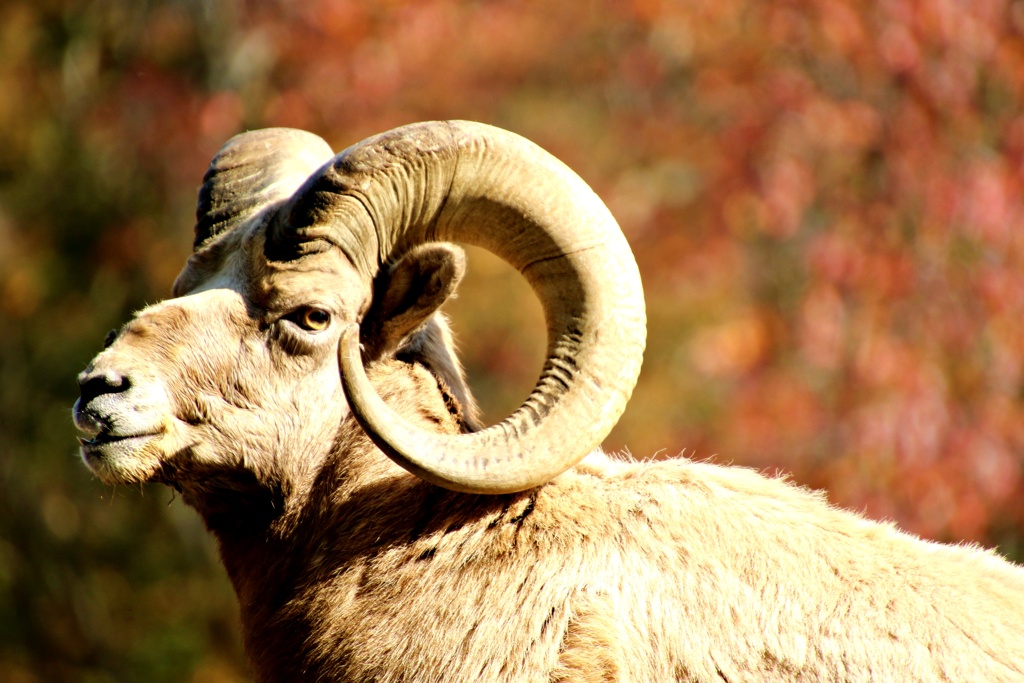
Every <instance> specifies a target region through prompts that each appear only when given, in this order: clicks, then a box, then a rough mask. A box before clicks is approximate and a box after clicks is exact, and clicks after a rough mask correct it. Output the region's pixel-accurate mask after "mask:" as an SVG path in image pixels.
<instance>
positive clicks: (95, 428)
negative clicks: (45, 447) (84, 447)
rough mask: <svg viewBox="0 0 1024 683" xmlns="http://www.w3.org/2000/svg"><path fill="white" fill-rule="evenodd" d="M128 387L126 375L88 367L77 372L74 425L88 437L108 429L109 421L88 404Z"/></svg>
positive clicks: (129, 383)
mask: <svg viewBox="0 0 1024 683" xmlns="http://www.w3.org/2000/svg"><path fill="white" fill-rule="evenodd" d="M130 388H131V382H130V381H129V380H128V378H127V377H125V376H124V375H121V374H119V373H116V372H113V371H110V370H106V371H97V370H91V369H89V370H85V371H84V372H82V373H81V374H79V375H78V390H79V392H80V394H81V396H80V397H79V399H78V400H77V401H75V408H74V419H75V426H76V427H78V430H79V431H81V432H83V433H85V434H86V435H87V436H89V437H90V438H92V437H95V436H96V435H97V434H100V433H101V432H103V431H106V430H107V429H109V428H110V425H109V422H108V421H107V420H105V419H104V418H103V417H102V416H101V415H100V414H99V412H97V411H96V410H95V409H94V408H93V407H91V406H90V404H91V403H92V402H93V401H94V400H95V399H97V398H99V397H101V396H105V395H108V394H119V393H121V392H124V391H127V390H128V389H130Z"/></svg>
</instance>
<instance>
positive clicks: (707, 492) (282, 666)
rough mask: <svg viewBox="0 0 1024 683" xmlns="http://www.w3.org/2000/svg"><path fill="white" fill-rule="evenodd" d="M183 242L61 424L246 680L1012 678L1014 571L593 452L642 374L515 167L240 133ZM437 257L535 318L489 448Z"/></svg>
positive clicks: (769, 486)
mask: <svg viewBox="0 0 1024 683" xmlns="http://www.w3.org/2000/svg"><path fill="white" fill-rule="evenodd" d="M197 219H198V222H197V225H196V229H195V243H194V253H193V255H192V256H191V257H190V258H189V260H188V263H187V264H186V265H185V268H184V270H183V271H182V272H181V274H180V275H179V277H178V279H177V281H176V282H175V284H174V289H173V293H174V296H175V298H172V299H170V300H167V301H164V302H162V303H158V304H156V305H153V306H150V307H148V308H146V309H144V310H143V311H141V312H140V313H139V314H138V315H137V316H136V317H135V319H134V320H132V321H131V322H129V323H128V324H127V325H125V326H124V328H123V329H121V330H120V331H119V332H118V333H117V334H114V335H112V336H111V338H110V339H109V340H108V343H107V346H106V349H105V350H104V351H102V352H101V353H100V354H99V355H98V356H97V357H96V358H95V359H94V360H93V361H92V363H91V364H90V365H89V367H88V368H87V369H86V370H85V371H84V372H83V373H82V374H81V375H80V376H79V384H80V386H81V394H82V395H81V398H80V399H79V401H78V403H77V404H76V407H75V411H74V415H75V421H76V424H77V426H78V428H79V429H80V430H81V431H82V432H83V433H84V434H85V436H86V438H82V439H81V452H82V457H83V458H84V460H85V462H86V463H87V464H88V466H89V467H90V468H91V469H92V470H93V471H94V472H95V473H96V474H98V475H99V477H100V478H101V479H103V480H104V481H107V482H114V483H126V482H142V481H157V482H163V483H165V484H167V485H169V486H172V487H174V488H175V489H177V490H178V491H180V492H181V494H182V497H183V498H184V500H185V501H186V502H187V503H188V504H189V505H191V506H193V507H195V508H196V510H198V512H199V513H200V514H201V515H202V517H203V519H204V520H205V522H206V524H207V526H208V527H209V528H210V530H211V531H212V533H213V534H215V535H216V537H217V539H218V541H219V544H220V552H221V556H222V559H223V562H224V565H225V566H226V568H227V571H228V573H229V575H230V578H231V581H232V582H233V584H234V588H235V591H236V592H237V594H238V598H239V600H240V603H241V619H242V626H243V630H244V639H245V645H246V649H247V652H248V655H249V658H250V660H251V663H252V666H253V669H254V672H255V674H256V677H257V678H258V679H259V680H261V681H285V680H300V679H302V680H316V681H323V680H353V681H355V680H359V681H365V680H377V681H396V682H397V681H670V680H678V681H733V682H735V681H798V680H800V681H826V680H844V681H845V680H876V681H884V680H900V681H903V680H950V681H963V680H976V681H1008V680H1024V570H1022V569H1021V568H1020V567H1017V566H1015V565H1012V564H1010V563H1009V562H1007V561H1005V560H1003V559H1001V558H999V557H998V556H996V555H995V554H993V553H991V552H986V551H982V550H979V549H977V548H968V547H962V546H947V545H939V544H935V543H930V542H926V541H923V540H920V539H918V538H914V537H912V536H909V535H907V534H904V533H901V532H900V531H897V530H896V529H894V528H893V527H892V526H891V525H887V524H879V523H875V522H871V521H867V520H865V519H864V518H862V517H860V516H858V515H856V514H853V513H850V512H845V511H841V510H837V509H835V508H833V507H830V506H829V505H828V504H827V503H826V502H825V501H824V500H823V499H822V497H821V496H819V495H816V494H814V493H811V492H809V491H807V490H804V489H801V488H799V487H797V486H794V485H792V484H789V483H786V482H784V481H780V480H777V479H771V478H767V477H763V476H761V475H759V474H756V473H754V472H751V471H748V470H745V469H741V468H729V467H719V466H714V465H710V464H702V463H695V462H690V461H688V460H686V459H683V458H680V459H676V460H671V461H664V462H652V463H634V462H625V461H622V460H619V459H615V458H610V457H608V456H606V455H604V454H602V453H601V452H600V451H599V450H597V447H598V444H599V443H600V442H601V440H602V439H603V438H604V437H605V436H606V435H607V433H608V431H609V430H610V429H611V427H612V425H613V424H614V423H615V421H616V420H617V419H618V416H619V415H620V413H621V411H622V410H623V407H624V405H625V403H626V401H627V400H628V398H629V395H630V393H631V391H632V388H633V385H634V383H635V380H636V377H637V374H638V372H639V367H640V361H641V356H642V352H643V348H644V343H645V315H644V306H643V295H642V292H641V287H640V278H639V275H638V272H637V268H636V265H635V263H634V261H633V258H632V255H631V253H630V251H629V248H628V245H627V244H626V241H625V239H624V237H623V236H622V234H621V232H620V231H619V229H618V226H617V225H616V223H615V221H614V219H613V218H612V217H611V215H610V213H609V212H608V210H607V209H606V208H605V207H604V205H603V204H602V202H601V201H600V200H599V199H598V198H597V197H596V196H595V195H594V193H593V192H592V191H591V190H590V189H589V188H588V187H587V186H586V185H585V184H584V183H583V181H582V180H580V179H579V178H578V177H577V176H576V175H575V174H573V173H572V172H571V171H570V170H568V169H567V168H566V167H565V166H563V165H562V164H561V163H560V162H558V161H556V160H555V159H554V158H553V157H551V156H550V155H548V154H547V153H545V152H543V151H542V150H540V149H539V148H538V147H536V146H534V145H533V144H532V143H529V142H527V141H525V140H523V139H522V138H520V137H518V136H515V135H513V134H511V133H508V132H505V131H501V130H498V129H495V128H491V127H488V126H484V125H481V124H474V123H467V122H442V123H427V124H417V125H412V126H407V127H404V128H399V129H397V130H394V131H391V132H388V133H384V134H383V135H379V136H376V137H373V138H370V139H369V140H366V141H364V142H362V143H360V144H358V145H356V146H354V147H352V148H350V149H348V150H346V151H344V152H342V153H341V154H339V155H337V156H335V155H334V154H333V152H332V151H331V150H330V149H329V148H328V146H327V145H326V143H324V142H323V141H322V140H321V139H320V138H317V137H315V136H313V135H310V134H308V133H303V132H300V131H294V130H285V129H270V130H263V131H255V132H251V133H246V134H243V135H240V136H237V137H235V138H233V139H232V140H231V141H229V142H228V143H227V144H226V145H225V146H224V147H223V148H222V149H221V151H220V152H219V153H218V154H217V156H216V157H215V158H214V160H213V162H212V164H211V166H210V169H209V171H208V173H207V174H206V177H205V181H204V184H203V186H202V189H201V190H200V195H199V206H198V210H197ZM456 241H461V242H466V243H472V244H477V245H480V246H483V247H485V248H487V249H489V250H491V251H492V252H494V253H496V254H498V255H499V256H501V257H502V258H504V259H505V260H506V261H508V262H509V263H510V264H512V265H513V266H515V267H516V268H518V269H519V271H521V272H522V273H523V275H524V276H525V277H526V278H527V279H528V281H529V282H530V283H531V285H532V286H533V288H534V289H535V291H536V292H537V294H538V296H539V297H540V299H541V302H542V304H543V307H544V310H545V314H546V320H547V327H548V330H547V332H548V339H549V342H548V359H547V361H546V363H545V364H544V367H543V370H542V373H541V377H540V379H539V381H538V383H537V386H536V388H535V389H534V391H533V393H532V394H531V395H530V396H529V398H528V399H527V400H526V402H525V403H524V404H523V405H522V406H521V407H520V408H519V409H517V410H516V411H515V412H514V413H513V414H512V415H511V416H510V417H508V418H507V419H506V420H505V421H503V422H501V423H500V424H498V425H495V426H492V427H489V428H486V429H482V428H480V426H479V425H478V424H477V421H476V413H475V410H476V409H475V406H474V403H473V398H472V396H471V394H470V392H469V390H468V388H467V387H466V384H465V381H464V378H463V374H462V371H461V369H460V366H459V363H458V360H457V359H456V357H455V354H454V351H453V346H452V344H451V341H450V338H449V332H448V328H447V326H446V323H445V320H444V318H443V317H442V316H441V315H440V313H439V312H438V307H439V306H440V305H441V303H442V302H444V301H445V299H446V298H447V297H448V296H449V295H450V294H451V293H452V291H453V290H454V289H455V287H456V285H457V283H458V282H459V280H460V278H461V276H462V273H463V269H464V261H463V255H462V252H461V251H460V250H459V249H458V248H457V247H455V246H453V245H452V244H450V243H449V242H456ZM360 345H361V347H360ZM339 365H340V372H339ZM364 368H365V370H364ZM364 373H365V374H364ZM378 395H379V397H378ZM396 463H397V464H396ZM399 465H400V466H401V467H399Z"/></svg>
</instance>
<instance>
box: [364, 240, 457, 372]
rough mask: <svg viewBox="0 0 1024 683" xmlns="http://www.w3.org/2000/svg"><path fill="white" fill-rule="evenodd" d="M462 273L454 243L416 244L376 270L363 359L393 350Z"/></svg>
mask: <svg viewBox="0 0 1024 683" xmlns="http://www.w3.org/2000/svg"><path fill="white" fill-rule="evenodd" d="M465 273H466V254H465V252H463V251H462V249H460V248H459V247H457V246H455V245H454V244H448V243H444V242H434V243H430V244H422V245H420V246H418V247H416V248H414V249H412V250H410V251H409V252H408V253H406V254H405V255H403V256H402V258H401V259H399V260H398V261H397V262H396V263H394V264H392V265H391V266H390V267H388V268H387V269H384V270H382V271H381V273H380V275H378V276H377V280H376V282H375V283H374V295H373V303H372V305H371V306H370V310H369V311H367V313H366V317H365V318H364V319H363V323H362V325H361V328H362V335H361V336H362V340H361V341H362V344H363V349H364V354H365V356H366V358H367V359H374V358H380V357H381V356H383V355H385V354H387V353H389V352H392V351H394V350H395V349H397V348H398V347H399V346H400V345H401V344H402V343H403V342H404V341H405V340H406V339H407V338H408V337H409V335H411V334H412V333H413V332H415V331H417V330H418V329H419V328H420V327H422V326H423V324H424V323H425V322H426V321H427V320H428V319H429V318H430V316H432V315H433V314H434V313H435V312H436V311H437V309H438V308H440V306H441V304H443V303H444V302H445V301H447V300H448V298H449V297H451V296H452V294H454V293H455V288H456V287H457V286H458V284H459V282H460V281H461V280H462V276H463V275H465Z"/></svg>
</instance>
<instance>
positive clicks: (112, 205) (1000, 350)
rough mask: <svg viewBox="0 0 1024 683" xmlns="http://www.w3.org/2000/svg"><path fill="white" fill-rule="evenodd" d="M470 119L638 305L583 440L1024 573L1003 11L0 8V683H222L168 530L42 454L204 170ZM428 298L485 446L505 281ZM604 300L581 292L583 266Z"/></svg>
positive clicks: (166, 267) (486, 273)
mask: <svg viewBox="0 0 1024 683" xmlns="http://www.w3.org/2000/svg"><path fill="white" fill-rule="evenodd" d="M435 118H467V119H476V120H481V121H485V122H488V123H493V124H496V125H499V126H502V127H505V128H508V129H511V130H514V131H516V132H518V133H520V134H522V135H525V136H526V137H529V138H531V139H533V140H534V141H536V142H537V143H539V144H540V145H542V146H544V147H546V148H547V149H548V150H550V151H551V152H553V153H554V154H556V155H557V156H559V157H560V158H562V159H563V160H564V161H566V162H567V163H568V164H569V165H570V166H571V167H573V168H574V169H575V170H576V171H577V172H578V173H580V175H582V176H583V177H584V179H586V180H587V181H588V182H589V183H590V184H591V185H592V186H593V187H594V189H595V190H596V191H597V192H598V193H599V194H600V195H601V196H602V197H603V198H604V199H605V201H606V202H607V203H608V205H609V206H610V207H611V209H612V211H613V213H614V214H615V215H616V216H617V217H618V219H619V221H620V224H621V225H622V228H623V230H624V231H625V233H626V235H627V237H628V239H629V241H630V243H631V244H632V245H633V248H634V252H635V254H636V256H637V259H638V262H639V264H640V268H641V272H642V275H643V278H644V282H645V289H646V293H647V297H648V315H649V319H650V323H649V336H650V342H649V347H648V353H647V357H646V361H645V370H644V374H643V376H642V378H641V382H640V385H639V387H638V388H637V390H636V392H635V394H634V398H633V401H632V403H631V405H630V408H629V410H628V411H627V413H626V415H625V417H624V418H623V421H622V423H621V424H620V425H619V427H618V428H617V429H616V431H615V432H614V433H613V434H612V436H611V438H610V439H609V441H608V442H607V443H606V446H607V447H608V448H610V449H616V450H618V449H628V450H629V451H630V452H631V453H632V454H633V456H634V457H638V458H642V457H650V456H655V455H656V456H657V457H663V456H673V455H676V454H678V453H679V452H681V451H685V453H686V454H687V455H688V456H690V457H695V458H699V459H704V458H713V459H714V460H716V461H718V462H731V463H735V464H738V465H747V466H753V467H756V468H759V469H763V470H767V471H770V472H775V471H778V472H781V473H786V474H789V475H790V476H791V477H792V478H793V479H795V480H797V481H799V482H801V483H804V484H806V485H809V486H813V487H816V488H822V489H825V490H827V491H828V494H829V497H830V500H832V501H833V502H834V503H836V504H837V505H842V506H846V507H852V508H855V509H859V510H863V511H865V512H866V514H868V515H869V516H872V517H875V518H885V519H892V520H894V521H895V522H896V523H898V524H899V525H900V526H902V527H904V528H906V529H908V530H910V531H913V532H915V533H919V534H923V535H925V536H928V537H931V538H936V539H941V540H967V541H974V542H979V543H982V544H986V545H991V546H995V545H998V546H999V547H1000V550H1001V551H1002V552H1004V553H1006V554H1008V555H1010V556H1012V557H1015V558H1017V559H1018V560H1019V559H1021V557H1022V556H1024V457H1022V456H1024V398H1022V397H1024V394H1022V391H1024V229H1022V228H1024V2H1021V1H1019V0H1016V1H1011V0H971V1H970V2H967V1H966V0H963V1H958V0H920V1H916V2H915V1H911V0H880V1H875V2H866V1H860V0H807V1H804V2H798V1H796V0H792V1H785V0H716V1H715V2H676V1H674V0H660V1H659V0H634V1H633V2H629V1H613V0H605V1H604V2H596V1H595V2H570V1H568V0H563V1H560V2H526V1H519V2H517V1H514V0H479V1H477V2H459V1H457V0H426V1H419V2H398V1H389V0H385V1H382V2H372V3H367V2H356V1H354V0H353V1H346V0H306V1H304V2H295V3H293V2H285V1H284V0H279V1H276V2H256V1H255V0H250V1H248V2H245V1H242V0H238V1H236V2H223V3H218V2H208V3H197V2H188V1H186V0H178V1H171V0H162V1H155V2H146V3H135V2H129V1H128V0H105V1H101V0H97V1H95V2H90V3H70V2H67V3H62V2H58V1H56V0H49V1H33V2H28V1H27V0H14V1H13V2H8V3H6V4H4V5H3V6H0V443H2V444H3V446H0V468H2V476H0V679H3V680H12V681H42V680H46V681H57V680H68V681H71V680H76V681H77V680H90V681H113V680H147V681H164V680H167V681H172V680H174V681H180V680H194V681H232V680H241V679H243V678H244V677H245V670H244V665H243V664H241V663H240V662H241V657H240V654H239V647H238V643H237V637H236V636H235V635H234V629H235V626H234V619H235V617H234V612H233V610H234V607H233V596H232V595H231V594H230V589H229V588H228V586H227V583H226V581H225V580H224V578H223V576H222V570H221V569H219V568H218V567H217V566H216V561H215V558H214V552H213V550H212V549H211V547H210V545H209V543H208V541H207V540H206V539H205V536H204V535H203V532H202V530H201V529H200V528H198V522H197V521H196V520H195V519H194V516H193V515H192V514H191V513H190V512H189V511H188V510H185V509H184V508H183V506H182V505H181V504H180V503H179V502H174V503H173V504H171V505H167V504H166V503H167V499H168V497H169V496H168V494H166V493H164V492H163V491H162V490H161V489H158V488H152V489H146V490H145V491H144V492H143V495H139V493H138V492H137V491H111V490H109V489H104V488H103V487H102V486H101V485H99V484H98V483H97V482H96V481H94V480H92V479H91V478H90V477H89V476H88V474H87V473H86V472H85V470H84V468H82V467H81V466H80V465H79V464H78V463H77V462H76V460H75V457H74V448H75V443H74V431H73V429H72V427H71V424H70V420H69V419H68V408H69V407H70V405H71V403H72V401H73V400H74V398H75V395H76V387H75V384H74V376H75V374H76V373H77V372H78V370H79V369H81V367H83V366H84V364H85V362H86V361H87V360H88V359H89V357H90V356H91V355H92V354H93V353H94V352H95V351H96V350H97V349H98V348H99V344H100V342H101V341H102V339H103V335H104V334H105V332H106V330H107V329H109V328H110V327H114V326H116V325H118V324H120V323H121V322H123V321H124V320H125V319H126V318H127V316H128V315H129V314H130V312H131V310H133V309H134V308H137V307H139V306H141V305H142V304H144V303H145V302H150V301H154V300H157V299H159V298H162V297H164V296H166V295H167V293H168V289H169V286H170V283H171V281H172V280H173V278H174V275H175V273H176V272H177V270H178V269H179V267H180V265H181V263H182V262H183V260H184V258H185V256H186V255H187V253H188V248H189V245H190V229H191V223H192V211H193V207H194V201H195V192H196V188H197V187H198V184H199V182H200V180H201V177H202V173H203V171H204V170H205V167H206V164H207V163H208V161H209V159H210V157H211V156H212V155H213V154H214V153H215V152H216V150H217V148H218V147H219V146H220V144H221V143H222V142H224V141H225V140H226V139H227V138H228V137H230V136H231V135H233V134H235V133H237V132H239V131H242V130H245V129H250V128H257V127H265V126H293V127H299V128H305V129H309V130H311V131H314V132H316V133H318V134H320V135H322V136H323V137H324V138H326V139H327V140H328V141H330V142H331V143H332V144H333V145H334V146H335V147H336V148H337V149H341V148H343V147H345V146H347V145H349V144H351V143H353V142H356V141H357V140H359V139H361V138H363V137H365V136H367V135H369V134H372V133H376V132H379V131H382V130H385V129H388V128H391V127H393V126H396V125H400V124H403V123H408V122H411V121H416V120H425V119H435ZM471 258H473V259H474V260H473V261H472V262H471V273H470V277H469V281H468V282H467V283H466V285H465V287H464V290H463V293H462V296H461V298H460V299H459V300H458V302H456V305H455V306H453V315H454V316H455V321H456V326H457V331H458V332H459V333H460V339H461V347H462V349H463V356H464V358H465V359H466V362H467V364H468V366H469V369H470V372H471V377H472V380H473V384H474V386H475V387H476V389H477V391H478V392H479V393H480V394H481V395H482V398H483V402H484V404H485V406H486V407H487V408H488V417H489V419H491V420H496V419H498V418H500V417H502V415H501V413H502V411H504V410H507V409H508V408H510V407H512V406H513V405H515V401H517V400H518V399H520V398H521V397H522V394H524V393H525V392H526V391H527V390H528V389H529V387H530V386H531V385H532V382H533V380H534V379H535V377H536V373H537V371H538V370H539V362H540V355H541V346H542V342H543V340H542V339H541V336H540V335H541V334H542V332H541V327H540V321H539V313H538V311H537V309H536V304H535V303H534V302H533V301H532V299H531V295H530V293H529V291H528V290H527V288H526V287H525V285H523V284H522V283H520V282H518V281H517V280H516V277H517V276H515V275H514V274H512V273H510V272H508V271H507V270H506V269H504V267H503V266H500V265H499V264H497V263H496V262H495V261H493V259H488V258H484V257H483V256H481V255H480V254H478V253H477V252H475V251H474V252H472V254H471ZM609 277H610V278H613V277H614V274H613V273H609Z"/></svg>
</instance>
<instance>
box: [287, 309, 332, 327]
mask: <svg viewBox="0 0 1024 683" xmlns="http://www.w3.org/2000/svg"><path fill="white" fill-rule="evenodd" d="M295 321H296V322H297V323H298V324H299V325H300V326H301V327H303V328H304V329H307V330H309V331H310V332H322V331H323V330H326V329H327V326H328V325H330V324H331V314H330V313H328V312H327V311H325V310H324V309H322V308H304V309H302V310H301V311H299V312H298V314H297V315H296V316H295Z"/></svg>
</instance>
